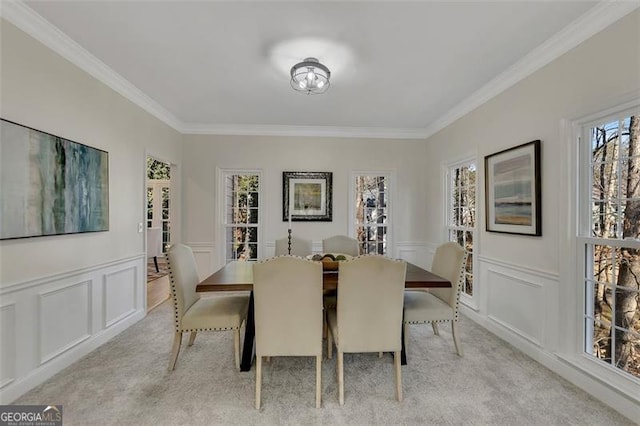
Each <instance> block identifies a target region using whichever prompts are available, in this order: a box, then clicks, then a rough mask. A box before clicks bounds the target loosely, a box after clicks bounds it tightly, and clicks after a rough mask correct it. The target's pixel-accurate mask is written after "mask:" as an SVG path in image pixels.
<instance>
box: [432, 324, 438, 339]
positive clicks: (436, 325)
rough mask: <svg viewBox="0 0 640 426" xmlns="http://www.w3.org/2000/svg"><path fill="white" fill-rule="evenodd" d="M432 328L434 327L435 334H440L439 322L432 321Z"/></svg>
mask: <svg viewBox="0 0 640 426" xmlns="http://www.w3.org/2000/svg"><path fill="white" fill-rule="evenodd" d="M431 328H433V334H435V335H436V336H439V335H440V331H438V324H436V323H435V322H432V323H431Z"/></svg>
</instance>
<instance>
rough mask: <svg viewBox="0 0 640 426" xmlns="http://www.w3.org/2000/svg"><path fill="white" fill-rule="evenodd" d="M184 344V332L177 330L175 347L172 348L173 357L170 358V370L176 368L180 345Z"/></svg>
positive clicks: (174, 341)
mask: <svg viewBox="0 0 640 426" xmlns="http://www.w3.org/2000/svg"><path fill="white" fill-rule="evenodd" d="M181 344H182V332H180V331H176V332H175V334H174V335H173V348H172V349H171V358H170V359H169V371H172V370H175V368H176V361H177V360H178V353H179V352H180V345H181Z"/></svg>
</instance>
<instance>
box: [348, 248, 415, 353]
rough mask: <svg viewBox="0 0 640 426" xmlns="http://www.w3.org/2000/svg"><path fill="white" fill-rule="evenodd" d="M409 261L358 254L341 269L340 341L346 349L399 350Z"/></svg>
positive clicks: (359, 350) (362, 350) (367, 350)
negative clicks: (407, 263) (407, 262)
mask: <svg viewBox="0 0 640 426" xmlns="http://www.w3.org/2000/svg"><path fill="white" fill-rule="evenodd" d="M405 274H406V263H405V262H404V261H402V260H392V259H389V258H387V257H384V256H380V255H368V256H360V257H356V258H354V259H352V260H348V261H344V262H341V263H340V268H339V269H338V282H339V283H340V284H339V286H338V306H337V320H338V321H337V322H338V342H339V345H340V348H341V350H342V351H343V352H380V351H382V352H395V351H400V349H401V346H402V342H401V330H402V306H403V300H404V297H403V296H404V281H405Z"/></svg>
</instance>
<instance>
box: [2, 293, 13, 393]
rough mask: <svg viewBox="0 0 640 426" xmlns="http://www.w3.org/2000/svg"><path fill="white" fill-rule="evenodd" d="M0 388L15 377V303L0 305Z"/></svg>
mask: <svg viewBox="0 0 640 426" xmlns="http://www.w3.org/2000/svg"><path fill="white" fill-rule="evenodd" d="M0 342H2V348H0V389H2V388H4V387H5V386H7V385H8V384H10V383H11V382H13V381H14V380H15V378H16V356H17V353H16V304H15V303H13V302H12V303H7V304H5V305H2V306H0Z"/></svg>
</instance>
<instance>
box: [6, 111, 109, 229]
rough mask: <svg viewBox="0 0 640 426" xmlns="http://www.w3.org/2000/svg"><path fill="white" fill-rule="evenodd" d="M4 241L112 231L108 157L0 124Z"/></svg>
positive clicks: (73, 144) (42, 133)
mask: <svg viewBox="0 0 640 426" xmlns="http://www.w3.org/2000/svg"><path fill="white" fill-rule="evenodd" d="M0 178H1V180H0V239H12V238H25V237H36V236H44V235H60V234H75V233H80V232H97V231H107V230H108V229H109V154H108V153H107V152H106V151H102V150H100V149H96V148H92V147H89V146H87V145H83V144H80V143H77V142H73V141H70V140H67V139H64V138H61V137H58V136H54V135H51V134H49V133H45V132H41V131H39V130H35V129H32V128H29V127H25V126H22V125H19V124H16V123H13V122H10V121H7V120H0Z"/></svg>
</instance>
